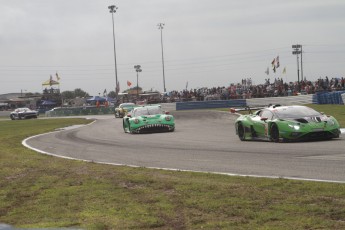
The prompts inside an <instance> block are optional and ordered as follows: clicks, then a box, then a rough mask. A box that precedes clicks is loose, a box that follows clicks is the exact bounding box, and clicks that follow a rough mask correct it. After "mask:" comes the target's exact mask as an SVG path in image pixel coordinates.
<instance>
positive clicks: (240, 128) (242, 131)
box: [237, 123, 246, 141]
mask: <svg viewBox="0 0 345 230" xmlns="http://www.w3.org/2000/svg"><path fill="white" fill-rule="evenodd" d="M237 132H238V137H239V138H240V140H241V141H244V140H245V139H246V132H245V129H244V126H243V125H242V123H239V124H238V126H237Z"/></svg>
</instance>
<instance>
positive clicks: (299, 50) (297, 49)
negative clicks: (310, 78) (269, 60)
mask: <svg viewBox="0 0 345 230" xmlns="http://www.w3.org/2000/svg"><path fill="white" fill-rule="evenodd" d="M292 49H293V51H292V54H293V55H296V56H297V83H298V91H300V79H299V57H298V55H299V54H301V75H302V76H301V78H302V80H303V63H302V45H299V44H296V45H292Z"/></svg>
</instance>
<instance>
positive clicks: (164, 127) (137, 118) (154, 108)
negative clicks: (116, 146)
mask: <svg viewBox="0 0 345 230" xmlns="http://www.w3.org/2000/svg"><path fill="white" fill-rule="evenodd" d="M123 130H124V131H125V133H152V132H173V131H174V130H175V120H174V116H172V115H170V114H168V113H167V112H163V110H162V108H161V106H160V105H151V106H143V107H137V108H134V109H133V110H132V111H131V112H130V113H128V114H127V115H126V116H125V117H124V118H123Z"/></svg>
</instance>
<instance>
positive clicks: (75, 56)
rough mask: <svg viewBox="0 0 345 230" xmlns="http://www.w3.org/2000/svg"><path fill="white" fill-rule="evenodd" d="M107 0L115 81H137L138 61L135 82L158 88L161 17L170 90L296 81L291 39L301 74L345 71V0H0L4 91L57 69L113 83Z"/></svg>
mask: <svg viewBox="0 0 345 230" xmlns="http://www.w3.org/2000/svg"><path fill="white" fill-rule="evenodd" d="M113 4H115V5H116V6H117V7H118V10H117V12H116V13H115V14H114V19H115V38H116V57H117V69H118V80H119V83H120V90H121V91H122V90H124V89H127V81H130V82H132V84H133V85H136V81H137V80H136V79H137V78H136V72H135V69H134V65H141V66H142V72H141V73H140V74H139V86H140V87H143V89H144V90H150V89H153V90H159V91H163V70H162V56H161V40H160V39H161V34H160V30H159V29H158V27H157V24H158V23H165V26H164V29H163V48H164V63H165V84H166V88H167V91H171V90H182V89H184V88H185V87H186V83H187V82H188V89H191V88H192V89H194V88H199V87H205V86H206V87H217V86H229V84H230V83H238V82H241V79H242V78H252V80H253V82H254V83H255V84H260V83H264V81H265V78H270V79H274V78H278V77H282V78H283V79H284V80H287V81H296V80H297V59H296V56H295V55H292V53H291V52H292V48H291V46H292V45H293V44H302V45H303V52H304V53H303V75H304V76H305V77H306V78H307V79H309V80H314V79H317V78H319V77H320V76H321V77H325V76H328V77H329V78H332V77H345V13H344V12H345V1H344V0H327V1H325V0H289V1H286V0H260V1H258V0H241V1H238V0H237V1H235V0H215V1H206V0H145V1H144V0H117V1H108V0H97V1H91V0H55V1H53V0H30V1H27V0H0V6H1V7H0V94H3V93H12V92H20V91H21V90H22V91H23V92H41V91H42V89H43V87H42V82H44V81H46V80H48V79H49V77H50V75H53V78H54V79H55V73H56V72H58V74H59V76H60V78H61V79H60V90H61V91H66V90H74V89H76V88H81V89H83V90H85V91H86V92H88V93H89V94H91V95H97V94H98V93H101V94H102V93H103V91H104V89H106V90H107V91H108V92H109V91H111V90H114V88H115V67H114V49H113V31H112V28H113V27H112V18H111V14H110V13H109V10H108V6H109V5H113ZM278 55H279V59H280V67H279V68H278V69H277V72H276V73H273V71H272V68H271V62H272V60H273V59H274V58H275V57H276V56H278ZM267 67H270V74H269V75H268V76H267V75H266V74H265V71H266V69H267ZM284 67H286V71H287V72H286V74H282V71H283V68H284ZM133 85H132V86H133Z"/></svg>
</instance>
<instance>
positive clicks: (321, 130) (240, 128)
mask: <svg viewBox="0 0 345 230" xmlns="http://www.w3.org/2000/svg"><path fill="white" fill-rule="evenodd" d="M235 128H236V134H237V135H238V137H239V138H240V140H241V141H245V140H268V141H274V142H284V141H304V140H326V139H332V138H338V137H339V135H340V127H339V123H338V121H337V120H336V119H335V118H334V117H332V116H326V115H324V114H323V113H319V112H317V111H315V110H314V109H311V108H309V107H306V106H300V105H294V106H280V105H276V106H270V107H267V108H263V109H260V110H258V111H256V112H255V113H254V114H248V115H241V116H240V117H239V118H237V120H236V123H235Z"/></svg>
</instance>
